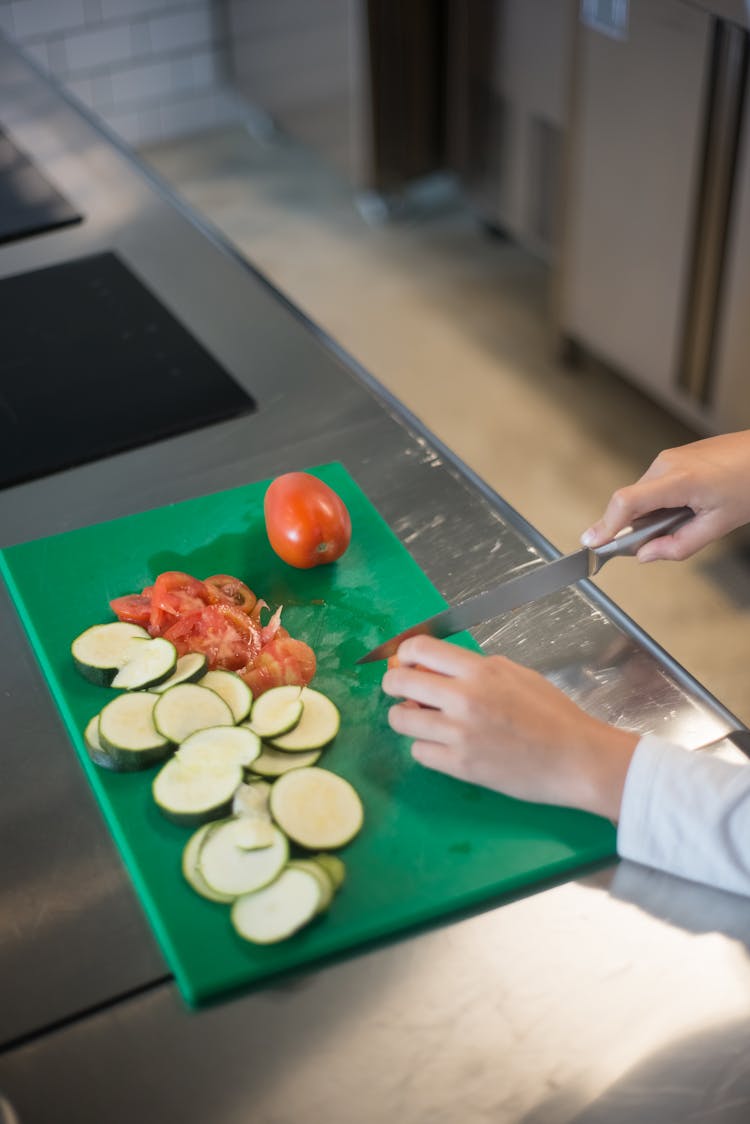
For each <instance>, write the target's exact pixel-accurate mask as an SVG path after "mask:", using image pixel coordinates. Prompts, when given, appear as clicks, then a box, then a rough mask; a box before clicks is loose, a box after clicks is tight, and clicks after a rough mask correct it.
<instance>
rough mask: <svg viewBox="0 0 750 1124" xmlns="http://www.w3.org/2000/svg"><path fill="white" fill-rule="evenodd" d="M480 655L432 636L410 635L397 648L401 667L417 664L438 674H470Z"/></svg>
mask: <svg viewBox="0 0 750 1124" xmlns="http://www.w3.org/2000/svg"><path fill="white" fill-rule="evenodd" d="M481 659H482V657H481V656H480V655H479V654H478V653H477V652H470V651H468V650H467V649H466V648H459V647H458V645H457V644H449V643H448V642H447V641H446V640H436V639H435V637H434V636H412V637H410V638H409V639H408V640H404V641H403V643H402V644H401V645H400V647H399V649H398V662H399V664H400V665H401V666H402V667H414V666H416V665H417V664H419V665H420V666H421V667H424V668H426V669H427V670H428V671H436V672H438V673H439V674H440V675H471V671H472V668H473V667H474V666H475V664H476V661H477V660H481Z"/></svg>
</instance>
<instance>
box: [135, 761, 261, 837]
mask: <svg viewBox="0 0 750 1124" xmlns="http://www.w3.org/2000/svg"><path fill="white" fill-rule="evenodd" d="M241 784H242V766H241V765H239V764H238V763H237V762H232V761H227V762H224V763H223V764H222V765H218V764H216V765H213V766H206V765H204V766H203V767H201V766H200V765H190V764H186V763H185V762H184V761H182V760H180V759H179V758H177V757H173V758H172V759H171V760H170V761H167V763H166V765H163V766H162V768H161V769H160V770H159V772H158V773H157V774H156V777H155V778H154V783H153V785H152V792H153V795H154V800H155V801H156V805H157V807H158V808H159V811H160V812H162V813H163V814H164V815H165V816H166V817H167V818H168V819H170V820H174V822H175V823H181V824H191V825H192V824H200V823H205V822H206V821H207V820H216V819H219V818H220V817H222V816H225V815H226V814H227V812H228V811H229V809H230V808H231V806H232V798H233V797H234V794H235V792H236V791H237V789H238V788H239V786H240V785H241Z"/></svg>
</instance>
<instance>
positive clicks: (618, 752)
mask: <svg viewBox="0 0 750 1124" xmlns="http://www.w3.org/2000/svg"><path fill="white" fill-rule="evenodd" d="M640 737H641V736H640V734H637V733H634V732H633V731H632V730H620V729H618V728H617V727H616V726H608V725H607V724H606V723H603V722H598V721H597V722H596V725H595V727H594V728H593V729H592V731H591V737H590V739H589V740H588V744H587V746H586V750H587V759H586V761H585V762H584V770H583V777H582V779H583V781H584V792H583V797H582V800H581V807H583V808H584V809H585V810H586V811H588V812H594V813H595V814H596V815H599V816H604V817H606V818H607V819H609V820H614V821H615V822H616V821H617V820H618V819H619V818H620V807H621V805H622V797H623V792H624V790H625V780H626V777H627V775H628V769H629V768H630V762H631V760H632V758H633V754H634V753H635V750H636V746H637V745H638V742H639V741H640Z"/></svg>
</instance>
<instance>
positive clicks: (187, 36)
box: [0, 0, 243, 145]
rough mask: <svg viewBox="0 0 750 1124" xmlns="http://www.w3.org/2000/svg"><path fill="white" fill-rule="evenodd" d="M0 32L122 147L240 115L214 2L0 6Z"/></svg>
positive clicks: (76, 1)
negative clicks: (105, 127) (116, 137)
mask: <svg viewBox="0 0 750 1124" xmlns="http://www.w3.org/2000/svg"><path fill="white" fill-rule="evenodd" d="M0 30H1V31H3V32H5V33H6V34H7V35H8V37H9V38H10V39H11V40H13V41H15V42H16V43H18V45H19V46H20V47H21V48H22V49H23V50H24V51H25V52H26V53H27V54H28V55H30V56H31V57H32V58H33V59H34V60H35V61H36V62H37V63H38V64H39V65H40V66H41V67H42V68H43V69H44V70H46V71H48V72H49V73H51V74H52V75H54V76H55V78H57V79H58V80H60V81H61V82H63V83H64V84H65V85H66V86H67V87H68V88H69V89H70V91H71V92H72V93H73V94H74V95H75V96H76V97H77V98H79V100H80V101H82V102H83V103H84V104H85V105H87V106H88V107H89V108H90V109H93V110H94V111H95V112H96V113H97V114H99V115H100V116H101V117H102V118H104V120H105V121H106V122H107V124H108V125H110V126H111V128H113V129H114V130H115V132H116V133H118V134H119V135H120V136H121V137H122V138H123V139H124V140H125V141H127V142H128V143H130V144H134V145H138V144H147V143H150V142H153V141H158V140H166V139H168V138H170V137H175V136H179V135H180V134H184V133H188V132H195V131H198V130H200V129H204V128H210V127H211V126H213V125H218V124H222V123H224V122H227V121H231V120H237V119H238V117H240V116H241V114H242V112H243V106H242V104H241V102H240V100H239V99H238V97H237V95H236V94H235V93H234V91H233V90H232V88H231V86H230V84H229V82H228V81H227V79H226V63H225V59H226V52H225V44H226V33H225V21H224V17H223V4H222V2H221V0H0Z"/></svg>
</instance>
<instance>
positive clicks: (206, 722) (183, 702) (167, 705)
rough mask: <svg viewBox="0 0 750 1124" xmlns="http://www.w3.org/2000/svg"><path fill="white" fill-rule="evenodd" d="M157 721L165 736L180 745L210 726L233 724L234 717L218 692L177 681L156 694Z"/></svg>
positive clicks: (196, 684)
mask: <svg viewBox="0 0 750 1124" xmlns="http://www.w3.org/2000/svg"><path fill="white" fill-rule="evenodd" d="M154 723H155V724H156V728H157V730H158V731H159V732H160V733H161V734H163V735H164V737H165V738H168V739H169V741H171V742H175V743H176V744H177V745H179V744H180V743H181V742H184V741H185V739H186V738H189V737H190V735H191V734H194V733H195V732H196V731H197V730H205V729H206V727H207V726H233V725H234V718H233V716H232V711H231V710H230V708H229V706H228V704H227V703H225V702H224V700H223V699H222V698H221V697H220V696H219V695H217V694H216V692H215V691H211V690H209V688H208V687H201V686H200V685H199V684H198V683H178V684H177V685H176V686H175V687H170V688H169V690H168V691H164V692H163V693H162V694H160V695H158V696H157V701H156V706H155V707H154Z"/></svg>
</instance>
